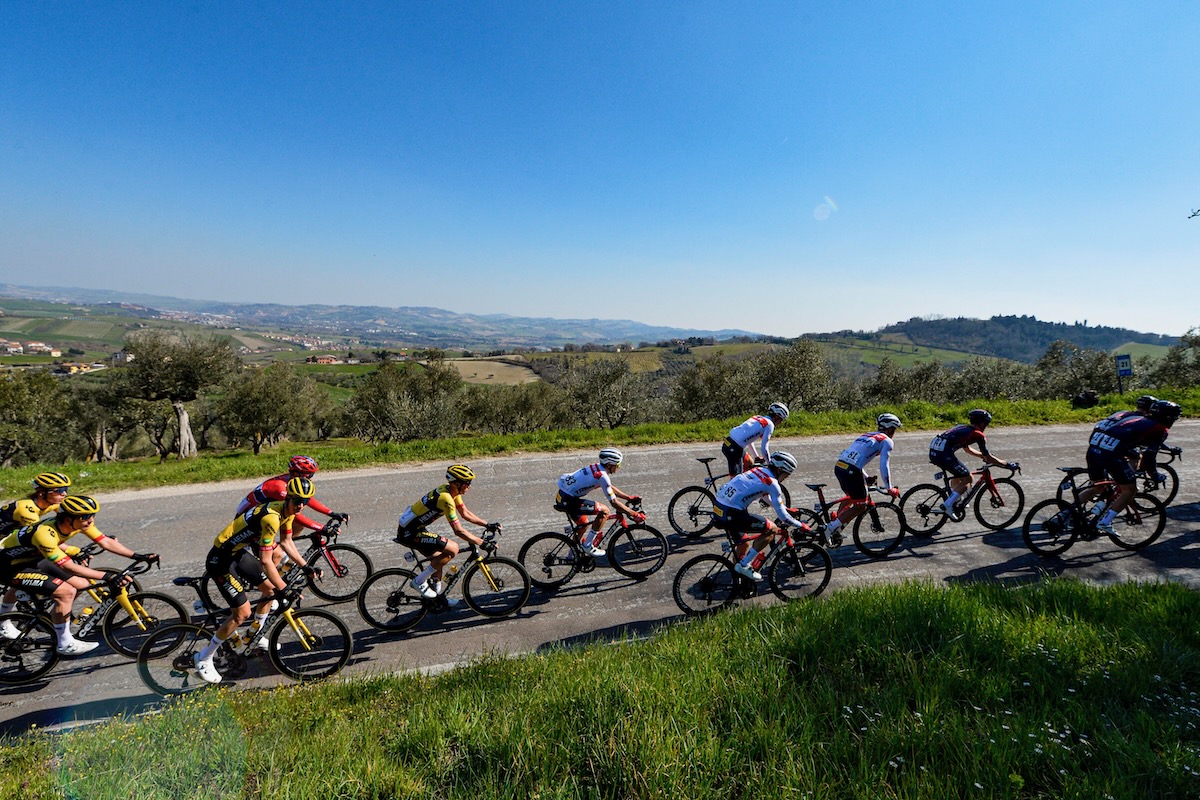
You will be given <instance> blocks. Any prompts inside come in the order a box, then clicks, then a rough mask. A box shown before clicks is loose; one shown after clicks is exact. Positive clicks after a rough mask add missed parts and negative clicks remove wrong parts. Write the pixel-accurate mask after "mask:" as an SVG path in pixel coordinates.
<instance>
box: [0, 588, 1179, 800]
mask: <svg viewBox="0 0 1200 800" xmlns="http://www.w3.org/2000/svg"><path fill="white" fill-rule="evenodd" d="M1198 614H1200V597H1198V596H1197V594H1196V593H1195V592H1192V591H1190V590H1188V589H1186V588H1184V587H1182V586H1178V585H1169V584H1158V585H1137V584H1124V585H1118V586H1112V587H1107V588H1096V587H1091V586H1087V585H1084V584H1081V583H1077V582H1073V581H1068V580H1060V579H1052V580H1048V581H1046V582H1044V583H1038V584H1030V585H1025V586H1020V587H1015V588H1007V587H1004V586H1001V585H997V584H975V585H962V586H957V587H952V588H947V589H943V588H938V587H935V586H932V585H930V584H920V583H909V584H903V585H888V586H878V587H869V588H856V589H847V590H843V591H840V592H837V593H835V594H833V595H832V596H830V597H827V598H825V599H823V600H821V601H818V602H816V603H797V604H792V605H789V606H776V607H772V608H768V609H751V610H745V611H735V612H732V613H725V614H721V615H717V616H715V617H713V618H710V619H707V620H701V621H697V622H693V623H687V624H679V625H671V626H666V627H664V628H663V629H661V630H660V631H659V632H658V633H657V634H656V635H654V636H653V637H652V638H651V639H649V640H647V641H641V642H635V641H622V642H617V643H615V644H614V645H609V644H602V643H601V644H593V645H591V646H588V647H584V648H579V649H571V650H550V651H547V652H544V653H541V654H538V655H532V656H528V657H524V658H519V659H513V660H506V659H501V658H483V659H480V660H479V661H477V662H476V663H473V664H471V665H469V666H466V667H463V668H459V669H457V670H454V671H452V672H449V673H446V674H443V675H441V676H438V677H423V676H419V675H398V676H378V677H373V678H369V679H365V680H356V681H348V682H332V683H325V684H320V685H312V686H289V687H285V688H283V689H279V690H273V691H241V692H229V691H217V690H214V691H210V692H205V693H203V694H201V695H198V696H193V697H189V698H186V699H184V700H183V701H182V702H178V703H173V704H170V705H168V707H167V710H166V711H165V712H164V713H163V714H161V715H157V716H151V717H145V718H137V719H131V720H126V719H115V720H113V721H110V722H108V723H105V724H102V725H99V726H95V727H91V728H86V729H79V730H76V731H74V732H71V733H67V734H64V735H60V736H49V735H44V734H38V735H33V736H27V737H23V738H21V739H8V740H5V741H2V742H0V797H22V798H27V797H87V798H109V797H138V798H148V799H150V798H158V797H163V798H172V799H173V800H178V799H181V798H191V797H218V796H239V793H241V796H246V797H251V798H259V797H262V798H274V797H288V798H329V797H339V798H342V797H344V798H375V797H422V798H424V797H444V798H471V800H477V799H478V798H560V797H562V798H575V797H580V798H591V797H596V798H605V797H612V798H649V797H668V798H671V797H698V798H700V797H734V798H743V797H744V798H805V797H809V798H836V797H864V798H865V797H871V798H900V797H904V798H946V797H975V796H978V797H989V798H1035V797H1046V798H1051V797H1052V798H1088V800H1091V799H1092V798H1144V797H1179V798H1183V797H1196V796H1197V795H1198V794H1200V702H1198V700H1197V695H1196V692H1195V689H1194V687H1196V686H1198V685H1200V632H1198V631H1197V630H1196V628H1195V626H1193V625H1180V624H1179V622H1180V620H1190V619H1195V618H1196V617H1197V615H1198ZM224 790H228V791H229V792H230V793H229V794H223V793H222V791H224Z"/></svg>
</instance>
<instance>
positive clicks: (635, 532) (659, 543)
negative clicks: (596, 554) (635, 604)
mask: <svg viewBox="0 0 1200 800" xmlns="http://www.w3.org/2000/svg"><path fill="white" fill-rule="evenodd" d="M604 547H605V549H606V550H607V551H608V563H609V564H610V565H612V568H613V569H615V570H616V571H617V572H619V573H621V574H622V575H624V576H626V577H628V578H637V579H638V580H642V579H644V578H648V577H650V576H651V575H653V574H654V573H656V572H658V570H659V569H660V568H662V565H663V564H665V563H666V562H667V553H669V552H671V546H670V545H668V544H667V537H665V536H663V535H662V533H661V532H659V530H658V529H657V528H652V527H650V526H649V525H646V524H644V523H641V522H635V523H634V524H632V525H630V526H628V527H626V528H622V529H621V530H619V531H617V532H616V534H615V535H614V536H613V537H612V538H611V539H609V540H608V541H607V542H605V545H604Z"/></svg>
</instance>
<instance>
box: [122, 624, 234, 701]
mask: <svg viewBox="0 0 1200 800" xmlns="http://www.w3.org/2000/svg"><path fill="white" fill-rule="evenodd" d="M212 637H213V632H212V630H211V629H209V628H204V627H202V626H200V625H193V624H191V623H190V622H184V623H180V624H178V625H168V626H166V627H165V628H159V629H158V630H156V631H155V632H154V633H152V634H150V635H149V636H147V637H146V641H144V642H143V643H142V647H141V649H140V650H138V654H137V669H138V676H139V677H140V678H141V679H142V683H144V684H146V686H147V687H149V689H150V691H152V692H154V693H155V694H158V695H161V696H163V697H171V696H174V695H180V694H187V693H188V692H194V691H196V690H197V689H206V688H208V687H209V686H211V685H213V684H210V683H209V682H208V681H206V680H204V679H203V678H201V677H200V676H199V674H197V673H196V664H195V661H194V658H195V655H196V653H198V652H200V651H201V650H203V649H204V646H205V645H207V644H208V643H209V642H210V641H212ZM228 649H229V646H228V645H227V644H224V645H221V647H220V649H218V650H217V653H216V657H215V658H214V659H213V663H214V664H215V665H216V667H217V672H222V670H221V667H222V663H223V662H222V658H223V657H224V656H227V655H228V653H226V652H225V651H227V650H228Z"/></svg>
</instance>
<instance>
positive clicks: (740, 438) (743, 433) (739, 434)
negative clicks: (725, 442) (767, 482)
mask: <svg viewBox="0 0 1200 800" xmlns="http://www.w3.org/2000/svg"><path fill="white" fill-rule="evenodd" d="M774 432H775V421H774V420H772V419H771V418H770V417H759V416H754V417H751V418H750V419H748V420H746V421H745V422H743V423H742V424H741V425H738V426H737V427H735V428H732V429H731V430H730V431H729V440H730V441H731V442H732V443H733V444H734V445H736V446H737V447H741V448H743V449H744V448H745V447H746V445H748V444H750V443H751V442H753V441H754V440H755V439H760V438H761V439H762V456H763V458H770V457H771V444H770V442H771V434H772V433H774Z"/></svg>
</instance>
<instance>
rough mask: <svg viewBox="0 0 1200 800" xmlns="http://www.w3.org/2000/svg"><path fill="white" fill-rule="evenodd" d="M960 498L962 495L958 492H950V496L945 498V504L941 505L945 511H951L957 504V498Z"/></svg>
mask: <svg viewBox="0 0 1200 800" xmlns="http://www.w3.org/2000/svg"><path fill="white" fill-rule="evenodd" d="M960 497H962V495H961V494H959V493H958V492H951V493H950V496H949V497H947V498H946V502H945V503H943V504H942V505H944V506H945V507H946V510H947V511H953V510H954V504H955V503H957V502H958V498H960Z"/></svg>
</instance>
